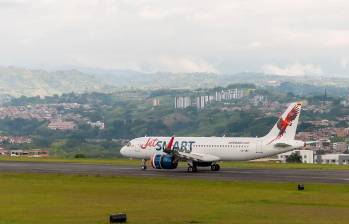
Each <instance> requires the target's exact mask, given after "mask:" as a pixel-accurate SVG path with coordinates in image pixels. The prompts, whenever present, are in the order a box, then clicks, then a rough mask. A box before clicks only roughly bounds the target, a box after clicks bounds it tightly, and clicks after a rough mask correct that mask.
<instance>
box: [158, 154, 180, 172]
mask: <svg viewBox="0 0 349 224" xmlns="http://www.w3.org/2000/svg"><path fill="white" fill-rule="evenodd" d="M151 165H152V167H153V168H155V169H176V168H177V166H178V161H176V160H175V158H174V157H173V156H172V155H167V154H156V155H154V156H153V157H152V159H151Z"/></svg>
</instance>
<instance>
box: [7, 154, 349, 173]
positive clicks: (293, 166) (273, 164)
mask: <svg viewBox="0 0 349 224" xmlns="http://www.w3.org/2000/svg"><path fill="white" fill-rule="evenodd" d="M0 161H26V162H65V163H87V164H111V165H136V166H140V164H141V161H140V160H129V159H121V158H119V159H90V158H84V159H73V158H54V157H49V158H29V157H0ZM180 166H182V167H185V166H187V165H186V163H181V165H180ZM221 166H222V168H224V167H235V168H246V169H248V168H251V169H253V168H267V169H329V170H349V166H346V165H342V166H338V165H333V164H292V163H287V164H286V163H276V162H223V163H221Z"/></svg>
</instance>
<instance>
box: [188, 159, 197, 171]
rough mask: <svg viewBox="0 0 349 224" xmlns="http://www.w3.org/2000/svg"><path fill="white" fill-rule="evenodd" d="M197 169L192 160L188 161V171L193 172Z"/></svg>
mask: <svg viewBox="0 0 349 224" xmlns="http://www.w3.org/2000/svg"><path fill="white" fill-rule="evenodd" d="M197 171H198V168H197V166H196V164H194V163H193V161H188V173H195V172H197Z"/></svg>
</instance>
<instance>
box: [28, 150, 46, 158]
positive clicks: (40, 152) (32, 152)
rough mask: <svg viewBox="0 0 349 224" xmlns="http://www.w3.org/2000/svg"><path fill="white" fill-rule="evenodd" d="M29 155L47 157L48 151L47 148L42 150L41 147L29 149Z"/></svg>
mask: <svg viewBox="0 0 349 224" xmlns="http://www.w3.org/2000/svg"><path fill="white" fill-rule="evenodd" d="M28 156H29V157H48V156H49V151H48V150H42V149H32V150H29V154H28Z"/></svg>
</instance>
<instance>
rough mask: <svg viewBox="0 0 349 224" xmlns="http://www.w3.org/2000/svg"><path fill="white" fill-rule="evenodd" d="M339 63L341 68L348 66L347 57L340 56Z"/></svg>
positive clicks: (348, 59)
mask: <svg viewBox="0 0 349 224" xmlns="http://www.w3.org/2000/svg"><path fill="white" fill-rule="evenodd" d="M339 64H340V65H341V67H342V68H343V69H347V68H349V58H342V59H341V60H340V61H339Z"/></svg>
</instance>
